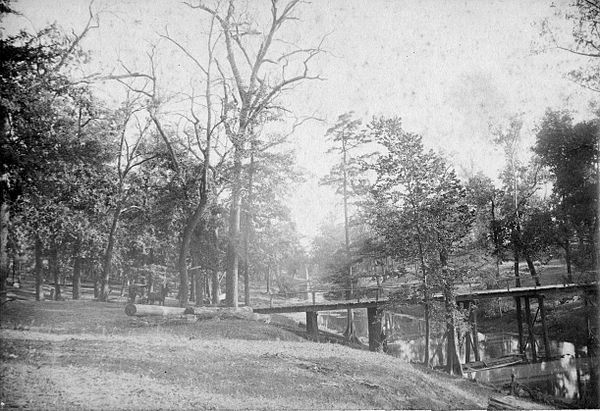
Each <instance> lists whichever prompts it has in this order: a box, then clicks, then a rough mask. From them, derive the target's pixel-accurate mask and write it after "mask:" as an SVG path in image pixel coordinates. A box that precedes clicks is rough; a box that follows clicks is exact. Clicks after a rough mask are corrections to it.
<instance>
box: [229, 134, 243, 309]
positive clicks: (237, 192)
mask: <svg viewBox="0 0 600 411" xmlns="http://www.w3.org/2000/svg"><path fill="white" fill-rule="evenodd" d="M238 144H239V143H238ZM241 151H242V147H240V146H236V149H235V152H234V162H233V186H232V189H231V207H230V209H229V242H228V245H227V272H226V275H225V293H226V298H225V301H226V304H227V306H228V307H234V308H235V307H238V274H239V252H238V246H239V245H238V242H239V237H240V212H241V200H242V197H241V183H242V181H241V179H242V153H241Z"/></svg>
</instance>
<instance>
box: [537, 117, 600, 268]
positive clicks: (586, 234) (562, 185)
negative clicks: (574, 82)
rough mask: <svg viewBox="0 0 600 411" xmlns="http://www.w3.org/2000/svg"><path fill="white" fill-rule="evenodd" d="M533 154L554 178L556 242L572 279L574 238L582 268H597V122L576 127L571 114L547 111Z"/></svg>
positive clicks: (585, 122) (586, 122)
mask: <svg viewBox="0 0 600 411" xmlns="http://www.w3.org/2000/svg"><path fill="white" fill-rule="evenodd" d="M533 149H534V152H535V153H536V154H537V155H538V156H539V158H540V162H541V163H542V164H543V165H544V166H547V167H548V168H549V169H550V172H551V173H552V176H553V188H552V190H553V205H554V207H553V217H554V219H555V220H556V221H557V222H558V229H557V238H558V243H559V244H560V246H561V247H562V248H563V249H564V250H565V255H566V260H567V269H568V275H569V279H570V280H572V273H571V259H572V251H571V242H572V239H573V237H575V238H577V239H578V244H579V248H578V250H577V256H576V260H577V262H578V263H579V264H580V265H581V268H583V269H588V268H591V267H596V266H597V254H596V252H595V249H596V244H598V224H599V223H598V178H599V177H598V175H599V174H598V122H597V120H593V121H583V122H581V123H577V124H573V118H572V116H571V115H570V114H568V113H567V112H565V111H552V110H548V111H547V112H546V114H545V116H544V118H543V120H542V122H541V124H540V126H539V128H538V131H537V134H536V143H535V146H534V148H533ZM586 262H587V263H586Z"/></svg>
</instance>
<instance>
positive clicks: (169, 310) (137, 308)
mask: <svg viewBox="0 0 600 411" xmlns="http://www.w3.org/2000/svg"><path fill="white" fill-rule="evenodd" d="M185 310H186V309H185V308H181V307H165V306H163V305H148V304H127V305H126V306H125V314H127V315H135V316H136V317H144V316H147V315H158V316H165V315H183V314H185Z"/></svg>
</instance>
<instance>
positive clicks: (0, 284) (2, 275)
mask: <svg viewBox="0 0 600 411" xmlns="http://www.w3.org/2000/svg"><path fill="white" fill-rule="evenodd" d="M9 219H10V209H9V206H8V177H7V176H0V291H4V290H6V279H7V278H8V272H9V269H8V267H9V264H8V222H9Z"/></svg>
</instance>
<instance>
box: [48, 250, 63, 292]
mask: <svg viewBox="0 0 600 411" xmlns="http://www.w3.org/2000/svg"><path fill="white" fill-rule="evenodd" d="M50 271H51V272H52V279H53V280H54V299H55V300H60V299H62V296H61V293H60V264H59V261H58V245H57V244H54V245H53V246H52V252H51V254H50Z"/></svg>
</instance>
